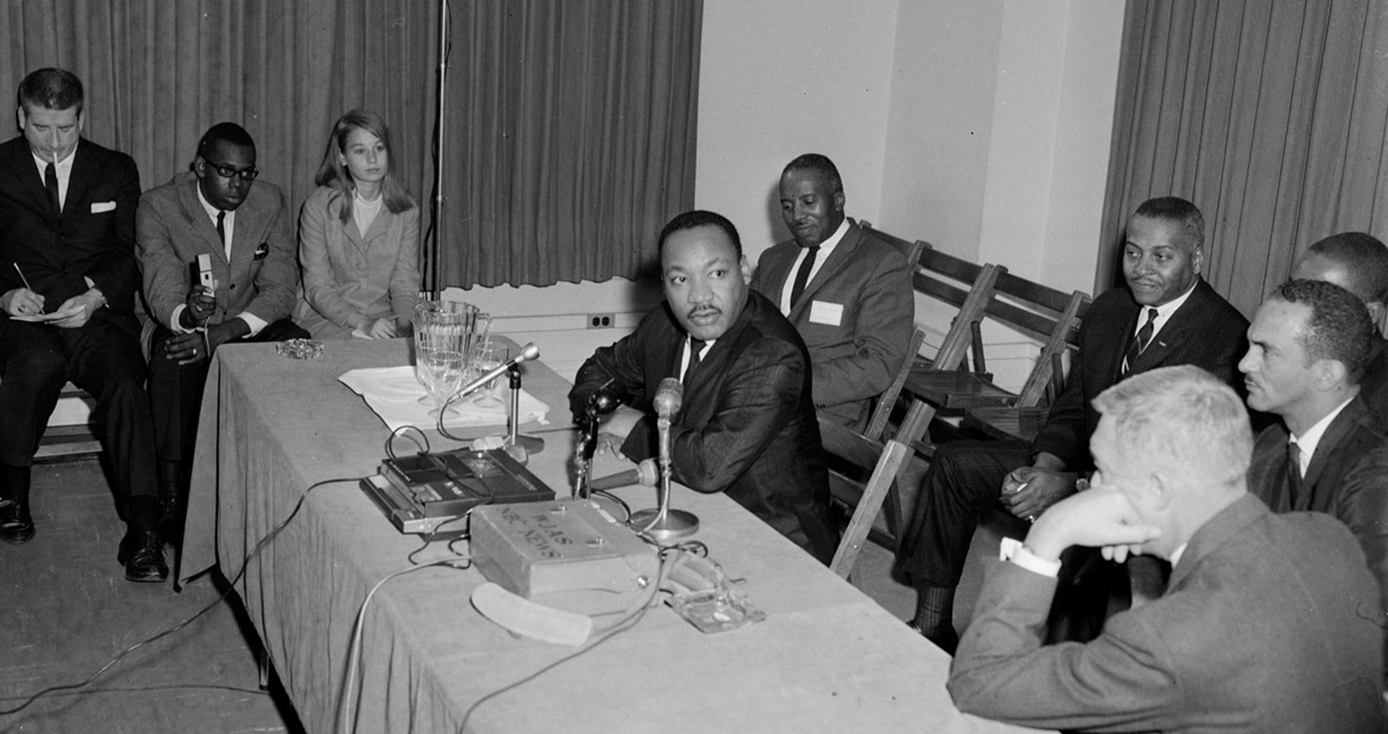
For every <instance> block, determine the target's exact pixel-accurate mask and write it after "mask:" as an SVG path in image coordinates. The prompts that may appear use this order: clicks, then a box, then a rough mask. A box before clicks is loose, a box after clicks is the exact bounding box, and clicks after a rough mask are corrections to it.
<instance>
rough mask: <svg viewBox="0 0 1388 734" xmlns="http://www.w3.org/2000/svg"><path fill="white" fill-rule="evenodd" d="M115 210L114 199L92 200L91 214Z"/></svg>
mask: <svg viewBox="0 0 1388 734" xmlns="http://www.w3.org/2000/svg"><path fill="white" fill-rule="evenodd" d="M115 210H116V202H114V201H94V202H92V214H104V213H106V212H113V211H115Z"/></svg>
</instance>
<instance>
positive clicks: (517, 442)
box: [506, 433, 545, 454]
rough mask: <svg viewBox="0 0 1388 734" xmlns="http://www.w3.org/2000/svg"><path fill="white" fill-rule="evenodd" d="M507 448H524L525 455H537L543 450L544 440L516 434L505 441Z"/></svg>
mask: <svg viewBox="0 0 1388 734" xmlns="http://www.w3.org/2000/svg"><path fill="white" fill-rule="evenodd" d="M506 445H507V446H524V447H525V452H526V453H527V454H538V453H540V452H541V451H544V450H545V440H544V439H543V438H540V437H539V436H527V435H525V434H523V433H522V434H518V435H516V436H512V437H510V438H507V439H506Z"/></svg>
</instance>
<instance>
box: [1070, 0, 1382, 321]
mask: <svg viewBox="0 0 1388 734" xmlns="http://www.w3.org/2000/svg"><path fill="white" fill-rule="evenodd" d="M1123 34H1124V35H1123V49H1122V55H1121V61H1120V65H1119V78H1118V100H1117V109H1116V113H1115V119H1114V132H1113V141H1112V142H1113V147H1112V164H1111V168H1110V173H1109V181H1108V189H1107V194H1106V198H1105V204H1104V221H1103V229H1102V232H1103V239H1102V249H1101V252H1100V260H1099V272H1098V275H1097V277H1096V281H1095V286H1096V292H1097V291H1099V290H1102V289H1104V288H1106V287H1109V286H1110V285H1111V284H1112V283H1115V282H1121V276H1119V275H1118V274H1117V273H1118V270H1117V265H1118V253H1119V244H1120V243H1121V238H1122V236H1123V230H1124V227H1125V226H1126V224H1127V220H1128V218H1129V217H1130V216H1131V215H1132V212H1133V210H1134V209H1136V208H1137V205H1138V204H1140V203H1142V201H1143V200H1145V199H1147V198H1149V197H1152V196H1164V195H1168V194H1172V195H1176V196H1182V197H1185V198H1187V199H1190V200H1191V201H1193V202H1195V204H1196V205H1197V206H1199V207H1200V209H1201V211H1202V212H1204V214H1205V225H1206V233H1205V234H1206V258H1205V261H1206V266H1205V272H1204V275H1205V277H1206V278H1207V279H1208V280H1209V281H1210V283H1211V284H1212V285H1214V287H1215V288H1216V290H1218V291H1219V292H1220V293H1222V294H1224V295H1225V297H1226V298H1228V299H1229V301H1230V302H1231V303H1233V304H1234V305H1235V306H1237V307H1239V309H1241V310H1242V311H1243V312H1244V313H1245V314H1252V312H1253V311H1254V310H1255V309H1256V308H1257V305H1258V304H1259V303H1260V302H1261V301H1262V299H1263V296H1264V295H1265V294H1266V293H1267V292H1268V291H1269V290H1271V289H1272V288H1273V287H1275V286H1276V285H1277V284H1279V283H1281V282H1282V281H1283V280H1285V279H1286V278H1287V276H1288V274H1289V273H1290V272H1291V266H1292V263H1293V262H1294V261H1295V259H1296V257H1297V255H1298V254H1299V253H1300V252H1302V251H1303V250H1305V248H1306V247H1307V246H1309V245H1310V244H1311V243H1312V242H1315V241H1316V240H1318V239H1320V238H1322V237H1325V236H1326V235H1329V234H1333V233H1335V232H1342V231H1347V230H1359V231H1366V232H1370V233H1372V234H1374V235H1375V236H1377V237H1379V238H1380V239H1384V238H1385V237H1386V236H1388V200H1385V198H1384V196H1383V195H1381V194H1379V192H1380V191H1388V187H1385V185H1384V184H1385V183H1388V160H1386V159H1385V157H1384V147H1385V143H1388V4H1385V3H1382V2H1377V1H1375V0H1351V1H1339V0H1337V1H1335V2H1331V1H1329V0H1320V1H1313V0H1251V1H1248V2H1239V1H1235V0H1180V1H1174V0H1160V1H1157V0H1153V1H1143V0H1129V3H1128V6H1127V15H1126V18H1125V21H1124V30H1123Z"/></svg>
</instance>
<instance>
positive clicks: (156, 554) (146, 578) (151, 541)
mask: <svg viewBox="0 0 1388 734" xmlns="http://www.w3.org/2000/svg"><path fill="white" fill-rule="evenodd" d="M116 562H117V563H119V564H121V565H122V566H125V580H126V581H137V582H141V583H156V584H157V583H159V582H161V581H163V580H164V579H167V578H168V577H169V565H168V564H167V563H165V562H164V541H162V540H160V539H159V533H156V532H152V531H149V530H146V531H143V532H140V531H136V530H130V531H128V532H127V533H126V534H125V537H124V538H122V539H121V542H120V552H119V553H117V554H116Z"/></svg>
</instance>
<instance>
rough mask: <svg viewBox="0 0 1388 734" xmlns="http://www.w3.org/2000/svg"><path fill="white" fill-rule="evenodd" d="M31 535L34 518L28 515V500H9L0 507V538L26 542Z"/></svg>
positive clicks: (8, 541)
mask: <svg viewBox="0 0 1388 734" xmlns="http://www.w3.org/2000/svg"><path fill="white" fill-rule="evenodd" d="M33 537H34V518H33V517H31V516H30V515H29V503H28V502H16V501H11V502H10V503H9V504H7V505H5V506H3V507H0V540H3V541H5V542H6V543H27V542H29V541H30V540H32V539H33Z"/></svg>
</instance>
